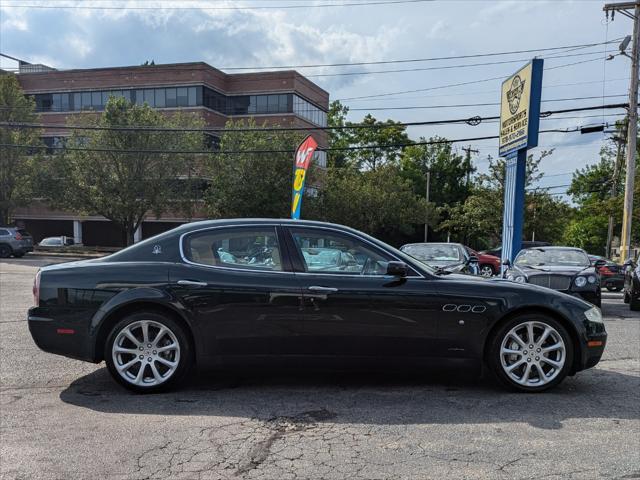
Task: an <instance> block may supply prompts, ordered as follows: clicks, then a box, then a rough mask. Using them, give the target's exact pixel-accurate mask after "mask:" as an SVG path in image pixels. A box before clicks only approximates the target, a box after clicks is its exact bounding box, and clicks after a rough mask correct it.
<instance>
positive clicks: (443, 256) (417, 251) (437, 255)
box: [402, 243, 460, 263]
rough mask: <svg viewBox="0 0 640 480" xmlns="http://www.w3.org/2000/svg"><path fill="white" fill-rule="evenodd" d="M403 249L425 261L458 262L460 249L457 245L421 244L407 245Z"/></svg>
mask: <svg viewBox="0 0 640 480" xmlns="http://www.w3.org/2000/svg"><path fill="white" fill-rule="evenodd" d="M402 251H403V252H404V253H406V254H408V255H411V256H412V257H414V258H417V259H418V260H420V261H423V262H427V263H428V262H429V261H432V262H458V261H460V250H459V249H458V247H457V246H455V245H446V244H428V243H425V244H420V245H406V246H405V247H403V248H402Z"/></svg>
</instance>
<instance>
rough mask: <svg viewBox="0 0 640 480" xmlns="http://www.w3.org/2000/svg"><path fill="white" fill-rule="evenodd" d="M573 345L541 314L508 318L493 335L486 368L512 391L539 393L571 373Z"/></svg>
mask: <svg viewBox="0 0 640 480" xmlns="http://www.w3.org/2000/svg"><path fill="white" fill-rule="evenodd" d="M572 360H573V344H572V342H571V338H570V337H569V334H568V333H567V331H566V329H565V328H564V327H563V326H562V325H561V324H560V323H559V322H558V321H556V320H555V319H553V318H551V317H549V316H546V315H544V314H537V313H536V314H526V315H520V316H518V317H515V318H512V319H510V320H509V321H507V322H506V323H505V324H504V325H502V326H501V327H500V328H499V329H498V330H497V332H496V333H495V335H494V337H493V339H492V341H491V347H490V351H489V364H490V367H491V370H492V371H493V372H494V374H495V375H496V377H497V378H498V380H499V381H500V382H501V383H502V384H504V385H505V386H507V387H508V388H510V389H512V390H517V391H520V392H542V391H545V390H548V389H549V388H552V387H554V386H556V385H558V384H559V383H560V382H561V381H562V380H563V379H564V377H566V376H567V374H568V373H569V371H570V369H571V364H572Z"/></svg>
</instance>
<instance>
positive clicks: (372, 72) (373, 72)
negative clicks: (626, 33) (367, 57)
mask: <svg viewBox="0 0 640 480" xmlns="http://www.w3.org/2000/svg"><path fill="white" fill-rule="evenodd" d="M601 54H602V52H585V53H573V54H570V55H559V56H555V57H551V58H552V59H556V58H572V57H583V56H586V55H601ZM542 58H545V59H548V58H549V57H542ZM529 60H531V59H530V58H519V59H516V60H502V61H499V62H482V63H466V64H460V65H441V66H438V67H416V68H403V69H397V70H369V71H360V72H339V73H314V74H305V77H308V78H320V77H343V76H357V75H377V74H384V73H407V72H426V71H432V70H450V69H456V68H470V67H486V66H491V65H506V64H510V63H523V62H528V61H529Z"/></svg>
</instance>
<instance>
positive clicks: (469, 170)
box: [462, 145, 480, 188]
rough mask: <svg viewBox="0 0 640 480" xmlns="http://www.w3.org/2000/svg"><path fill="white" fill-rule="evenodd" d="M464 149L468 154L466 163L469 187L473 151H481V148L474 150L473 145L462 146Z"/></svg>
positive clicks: (467, 185) (467, 184)
mask: <svg viewBox="0 0 640 480" xmlns="http://www.w3.org/2000/svg"><path fill="white" fill-rule="evenodd" d="M462 150H463V151H464V152H465V153H466V154H467V155H466V157H465V160H464V165H465V168H466V170H467V183H466V187H467V188H469V182H470V181H471V154H472V153H480V151H479V150H474V149H472V148H471V145H469V146H468V147H462Z"/></svg>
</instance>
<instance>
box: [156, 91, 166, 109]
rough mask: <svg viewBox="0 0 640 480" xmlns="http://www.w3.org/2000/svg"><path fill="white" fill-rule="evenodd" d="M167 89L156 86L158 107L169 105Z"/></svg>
mask: <svg viewBox="0 0 640 480" xmlns="http://www.w3.org/2000/svg"><path fill="white" fill-rule="evenodd" d="M166 98H167V96H166V91H165V89H164V88H156V107H159V108H163V107H166V106H167V100H166Z"/></svg>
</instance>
